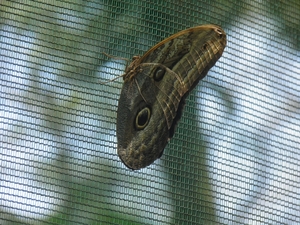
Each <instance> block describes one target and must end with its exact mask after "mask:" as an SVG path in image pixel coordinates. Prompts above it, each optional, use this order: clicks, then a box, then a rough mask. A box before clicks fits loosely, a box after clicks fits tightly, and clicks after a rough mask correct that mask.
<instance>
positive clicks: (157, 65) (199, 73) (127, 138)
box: [117, 25, 226, 170]
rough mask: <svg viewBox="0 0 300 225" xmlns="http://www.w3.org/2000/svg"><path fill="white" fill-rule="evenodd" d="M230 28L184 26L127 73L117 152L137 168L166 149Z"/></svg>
mask: <svg viewBox="0 0 300 225" xmlns="http://www.w3.org/2000/svg"><path fill="white" fill-rule="evenodd" d="M225 46H226V34H225V32H224V31H223V30H222V29H221V28H220V27H219V26H217V25H202V26H197V27H192V28H189V29H186V30H183V31H180V32H178V33H176V34H174V35H172V36H170V37H168V38H166V39H165V40H163V41H161V42H159V43H158V44H156V45H155V46H154V47H152V48H151V49H150V50H148V51H147V52H146V53H145V54H144V55H143V56H134V57H133V60H132V62H131V63H130V64H129V66H127V68H126V70H125V74H124V76H123V79H124V83H123V87H122V90H121V94H120V98H119V102H118V110H117V140H118V149H117V152H118V155H119V157H120V159H121V160H122V162H123V163H124V164H125V165H126V166H127V167H128V168H131V169H133V170H137V169H141V168H144V167H146V166H148V165H150V164H151V163H153V162H154V161H155V160H156V159H158V158H160V157H161V156H162V154H163V151H164V148H165V146H166V145H167V143H168V141H169V140H170V139H171V138H172V137H173V135H174V132H175V127H176V124H177V122H178V121H179V119H180V117H181V114H182V110H183V107H184V102H185V98H186V97H187V95H188V94H189V92H190V91H191V90H192V89H193V88H194V87H195V86H196V85H197V84H198V82H199V81H200V80H201V79H202V78H204V77H205V76H206V74H207V72H208V70H209V69H210V68H211V67H213V66H214V64H215V63H216V62H217V60H218V59H219V58H220V57H221V55H222V53H223V51H224V48H225Z"/></svg>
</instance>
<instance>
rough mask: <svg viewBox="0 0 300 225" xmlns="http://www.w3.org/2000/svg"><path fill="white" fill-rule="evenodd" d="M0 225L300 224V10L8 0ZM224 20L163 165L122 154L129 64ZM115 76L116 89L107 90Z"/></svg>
mask: <svg viewBox="0 0 300 225" xmlns="http://www.w3.org/2000/svg"><path fill="white" fill-rule="evenodd" d="M0 15H1V17H0V21H1V23H0V52H1V54H0V71H1V72H0V84H1V92H0V94H1V97H0V102H1V103H0V139H1V141H0V146H1V147H0V160H1V173H0V210H1V211H0V224H3V225H6V224H300V213H299V211H300V161H299V159H300V156H299V149H300V147H299V146H300V129H299V125H300V98H299V97H300V92H299V91H300V79H299V74H300V60H299V56H300V38H299V37H300V3H299V1H298V0H294V1H292V0H291V1H271V0H265V1H263V0H261V1H259V0H255V1H252V0H249V1H247V0H244V1H234V0H232V1H222V0H215V1H214V0H211V1H209V0H208V1H202V0H194V1H192V0H191V1H189V0H187V1H183V0H182V1H181V0H177V1H170V0H168V1H161V0H154V1H146V0H128V1H116V0H98V1H97V0H87V1H81V0H72V1H71V0H58V1H45V0H44V1H43V0H36V1H17V0H9V1H6V0H2V1H0ZM201 24H217V25H220V26H221V27H222V28H223V29H224V30H225V31H226V34H227V47H226V49H225V52H224V54H223V56H222V57H221V58H220V60H219V61H218V62H217V63H216V65H215V66H214V67H213V68H212V69H211V70H210V71H209V73H208V75H207V76H206V77H205V78H204V79H203V80H202V81H200V83H199V85H198V86H197V87H196V88H195V89H194V90H193V91H192V92H191V94H190V95H189V97H188V98H187V100H186V106H185V110H184V113H183V116H182V119H181V120H180V122H179V125H178V127H177V130H176V133H175V135H174V137H173V139H171V141H170V142H169V144H168V145H167V147H166V149H165V150H164V154H163V156H162V157H161V158H160V159H159V160H157V161H155V163H154V164H152V165H150V166H149V167H147V168H145V169H141V170H138V171H132V170H130V169H128V168H126V167H125V166H124V165H123V164H122V162H121V161H120V159H119V158H118V156H117V150H116V149H117V144H116V143H117V139H116V110H117V105H118V99H119V95H120V90H121V87H122V82H123V80H122V78H120V79H117V80H114V81H109V80H111V79H113V78H116V77H117V76H120V75H122V74H123V73H124V69H125V66H126V64H127V62H126V60H120V59H116V58H109V57H107V55H105V54H103V52H104V53H106V54H110V55H113V56H116V57H122V58H127V59H131V58H132V56H134V55H142V54H143V53H144V52H145V51H147V50H148V49H149V48H150V47H151V46H153V45H154V44H156V43H157V42H159V41H161V40H163V39H164V38H166V37H168V36H170V35H171V34H173V33H176V32H178V31H180V30H183V29H186V28H189V27H193V26H197V25H201ZM106 81H109V82H106Z"/></svg>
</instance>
